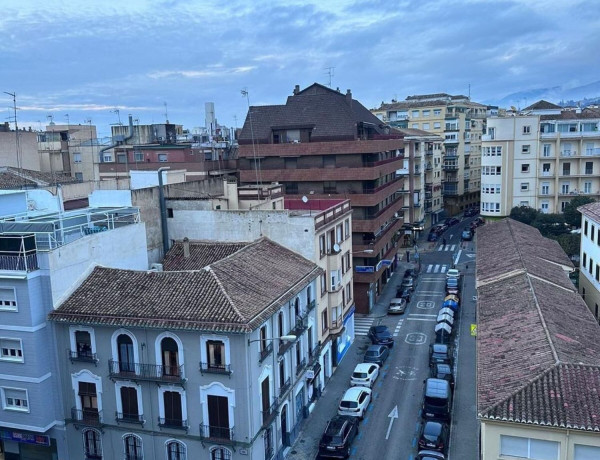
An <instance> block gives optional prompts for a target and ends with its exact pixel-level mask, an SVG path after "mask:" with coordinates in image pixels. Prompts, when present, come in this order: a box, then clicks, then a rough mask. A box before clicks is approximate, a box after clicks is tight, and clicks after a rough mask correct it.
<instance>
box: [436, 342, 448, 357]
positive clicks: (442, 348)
mask: <svg viewBox="0 0 600 460" xmlns="http://www.w3.org/2000/svg"><path fill="white" fill-rule="evenodd" d="M433 352H434V353H444V354H446V353H447V352H448V346H447V345H443V344H441V343H436V344H434V345H433Z"/></svg>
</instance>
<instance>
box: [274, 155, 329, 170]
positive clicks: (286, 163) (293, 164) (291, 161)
mask: <svg viewBox="0 0 600 460" xmlns="http://www.w3.org/2000/svg"><path fill="white" fill-rule="evenodd" d="M323 163H325V159H323ZM283 167H284V169H296V168H297V167H298V158H295V157H294V158H284V159H283ZM334 167H335V164H334Z"/></svg>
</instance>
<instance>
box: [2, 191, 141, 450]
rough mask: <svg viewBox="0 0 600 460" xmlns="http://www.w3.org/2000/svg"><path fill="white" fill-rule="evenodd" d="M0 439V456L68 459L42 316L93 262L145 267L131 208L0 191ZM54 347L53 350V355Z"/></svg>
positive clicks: (61, 355)
mask: <svg viewBox="0 0 600 460" xmlns="http://www.w3.org/2000/svg"><path fill="white" fill-rule="evenodd" d="M0 210H1V211H2V216H1V218H0V341H1V342H2V346H1V347H0V348H1V352H0V398H1V403H2V404H1V406H0V431H1V433H2V434H1V436H0V442H1V443H2V449H1V451H2V452H4V458H5V459H6V460H17V459H23V458H36V459H41V460H54V459H56V458H69V456H68V453H67V445H66V438H65V434H66V433H65V425H64V418H65V417H64V415H63V412H62V408H61V392H60V377H59V376H60V374H59V372H58V362H60V361H62V360H65V359H67V360H68V356H67V355H65V351H64V350H65V348H58V349H57V348H55V346H54V344H55V342H54V338H53V334H52V327H51V325H50V324H49V323H48V322H47V320H46V316H47V315H48V313H50V312H51V311H52V310H53V308H54V306H55V305H56V304H58V303H59V300H60V299H61V298H62V297H63V296H64V295H65V294H66V293H68V291H69V289H70V288H71V286H72V284H73V283H75V282H76V280H78V279H79V278H80V277H81V276H82V274H84V273H86V271H87V270H89V269H90V266H91V265H92V264H94V263H98V264H102V265H112V266H115V267H129V268H138V269H142V268H145V267H147V253H146V248H145V232H144V224H142V223H140V222H139V212H138V211H137V209H135V208H132V207H127V206H123V207H117V208H114V207H112V208H111V207H108V206H106V205H105V206H102V207H101V208H88V209H83V210H78V211H62V209H61V207H60V201H59V200H58V199H57V197H55V196H52V195H51V194H50V193H48V192H47V191H45V190H28V191H10V192H3V193H1V194H0ZM56 352H57V353H58V354H56Z"/></svg>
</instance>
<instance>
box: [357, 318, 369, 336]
mask: <svg viewBox="0 0 600 460" xmlns="http://www.w3.org/2000/svg"><path fill="white" fill-rule="evenodd" d="M373 321H374V318H369V317H362V318H355V319H354V335H355V336H357V335H367V334H368V333H369V328H370V327H371V324H373Z"/></svg>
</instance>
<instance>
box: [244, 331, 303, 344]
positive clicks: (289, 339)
mask: <svg viewBox="0 0 600 460" xmlns="http://www.w3.org/2000/svg"><path fill="white" fill-rule="evenodd" d="M297 338H298V337H296V336H295V335H292V334H290V335H282V336H281V337H271V338H269V339H252V340H250V339H248V346H250V344H251V343H252V342H262V341H263V340H281V341H282V342H295V341H296V339H297Z"/></svg>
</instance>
